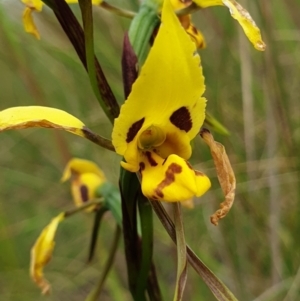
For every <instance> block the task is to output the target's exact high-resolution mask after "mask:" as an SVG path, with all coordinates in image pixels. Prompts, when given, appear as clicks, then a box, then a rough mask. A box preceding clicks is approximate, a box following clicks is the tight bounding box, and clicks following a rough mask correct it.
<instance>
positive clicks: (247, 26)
mask: <svg viewBox="0 0 300 301" xmlns="http://www.w3.org/2000/svg"><path fill="white" fill-rule="evenodd" d="M193 2H194V3H195V4H197V5H198V6H199V7H201V8H206V7H209V6H226V7H227V8H228V9H229V11H230V14H231V16H232V18H234V19H236V20H237V21H238V22H239V23H240V25H241V26H242V28H243V30H244V32H245V34H246V36H247V37H248V39H249V41H250V42H251V43H252V44H253V46H254V48H255V49H257V50H259V51H264V50H265V49H266V44H265V43H264V41H263V40H262V37H261V33H260V30H259V28H258V27H257V25H256V24H255V22H254V20H253V19H252V17H251V16H250V14H249V12H248V11H247V10H246V9H244V8H243V7H242V6H241V5H240V4H239V3H238V2H237V1H235V0H193Z"/></svg>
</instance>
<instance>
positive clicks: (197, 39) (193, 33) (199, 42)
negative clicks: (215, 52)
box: [170, 0, 206, 49]
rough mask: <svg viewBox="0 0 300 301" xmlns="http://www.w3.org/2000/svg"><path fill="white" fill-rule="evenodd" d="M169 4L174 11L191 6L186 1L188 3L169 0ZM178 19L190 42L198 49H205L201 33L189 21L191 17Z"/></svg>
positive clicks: (186, 16)
mask: <svg viewBox="0 0 300 301" xmlns="http://www.w3.org/2000/svg"><path fill="white" fill-rule="evenodd" d="M170 2H171V4H172V6H173V8H174V9H175V10H179V9H183V8H186V7H188V6H189V5H191V4H192V1H191V0H188V1H181V0H171V1H170ZM178 19H179V21H180V23H181V25H182V27H183V28H184V29H185V31H186V32H187V33H188V34H189V35H190V37H191V39H192V41H193V42H194V43H195V44H196V47H197V48H198V49H203V48H205V47H206V43H205V39H204V36H203V34H202V33H201V31H199V30H198V29H197V28H196V27H195V26H194V25H193V23H192V22H191V20H192V17H191V15H183V16H178Z"/></svg>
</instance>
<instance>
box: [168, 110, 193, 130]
mask: <svg viewBox="0 0 300 301" xmlns="http://www.w3.org/2000/svg"><path fill="white" fill-rule="evenodd" d="M170 121H171V122H172V123H173V124H174V125H175V126H176V127H177V128H179V129H180V130H183V131H186V132H188V131H189V130H190V129H191V128H192V126H193V123H192V120H191V114H190V112H189V110H188V109H187V108H186V107H181V108H179V109H178V110H176V111H175V112H174V113H173V114H172V115H171V117H170Z"/></svg>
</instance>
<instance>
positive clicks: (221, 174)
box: [200, 129, 236, 225]
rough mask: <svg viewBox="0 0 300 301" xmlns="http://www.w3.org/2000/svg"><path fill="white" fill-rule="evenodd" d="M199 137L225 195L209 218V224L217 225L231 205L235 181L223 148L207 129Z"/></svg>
mask: <svg viewBox="0 0 300 301" xmlns="http://www.w3.org/2000/svg"><path fill="white" fill-rule="evenodd" d="M200 135H201V137H202V138H203V140H204V141H205V143H206V144H207V145H208V146H209V148H210V152H211V154H212V157H213V160H214V164H215V167H216V170H217V176H218V180H219V182H220V185H221V188H222V190H223V193H224V195H225V200H224V202H222V203H221V204H220V209H218V210H217V211H216V212H215V213H214V214H213V215H212V216H211V217H210V221H211V223H212V224H214V225H218V221H219V220H220V219H222V218H224V217H225V216H226V215H227V213H228V212H229V210H230V208H231V207H232V205H233V202H234V197H235V188H236V179H235V175H234V171H233V169H232V167H231V164H230V162H229V158H228V156H227V154H226V151H225V148H224V146H223V145H222V144H221V143H219V142H216V141H215V140H214V137H213V135H212V134H211V133H210V132H209V130H207V129H202V130H201V132H200Z"/></svg>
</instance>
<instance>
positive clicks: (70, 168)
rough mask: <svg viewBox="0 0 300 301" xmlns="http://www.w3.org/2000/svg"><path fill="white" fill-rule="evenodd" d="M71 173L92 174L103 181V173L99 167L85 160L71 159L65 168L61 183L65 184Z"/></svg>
mask: <svg viewBox="0 0 300 301" xmlns="http://www.w3.org/2000/svg"><path fill="white" fill-rule="evenodd" d="M72 173H73V174H79V175H80V174H84V173H93V174H96V175H97V176H98V177H99V178H101V179H102V180H103V181H105V176H104V173H103V171H102V170H101V169H100V167H99V166H98V165H97V164H96V163H94V162H92V161H89V160H85V159H80V158H72V159H71V160H70V161H69V162H68V164H67V165H66V167H65V170H64V172H63V176H62V178H61V181H62V182H65V181H67V180H68V179H70V177H71V175H72Z"/></svg>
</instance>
